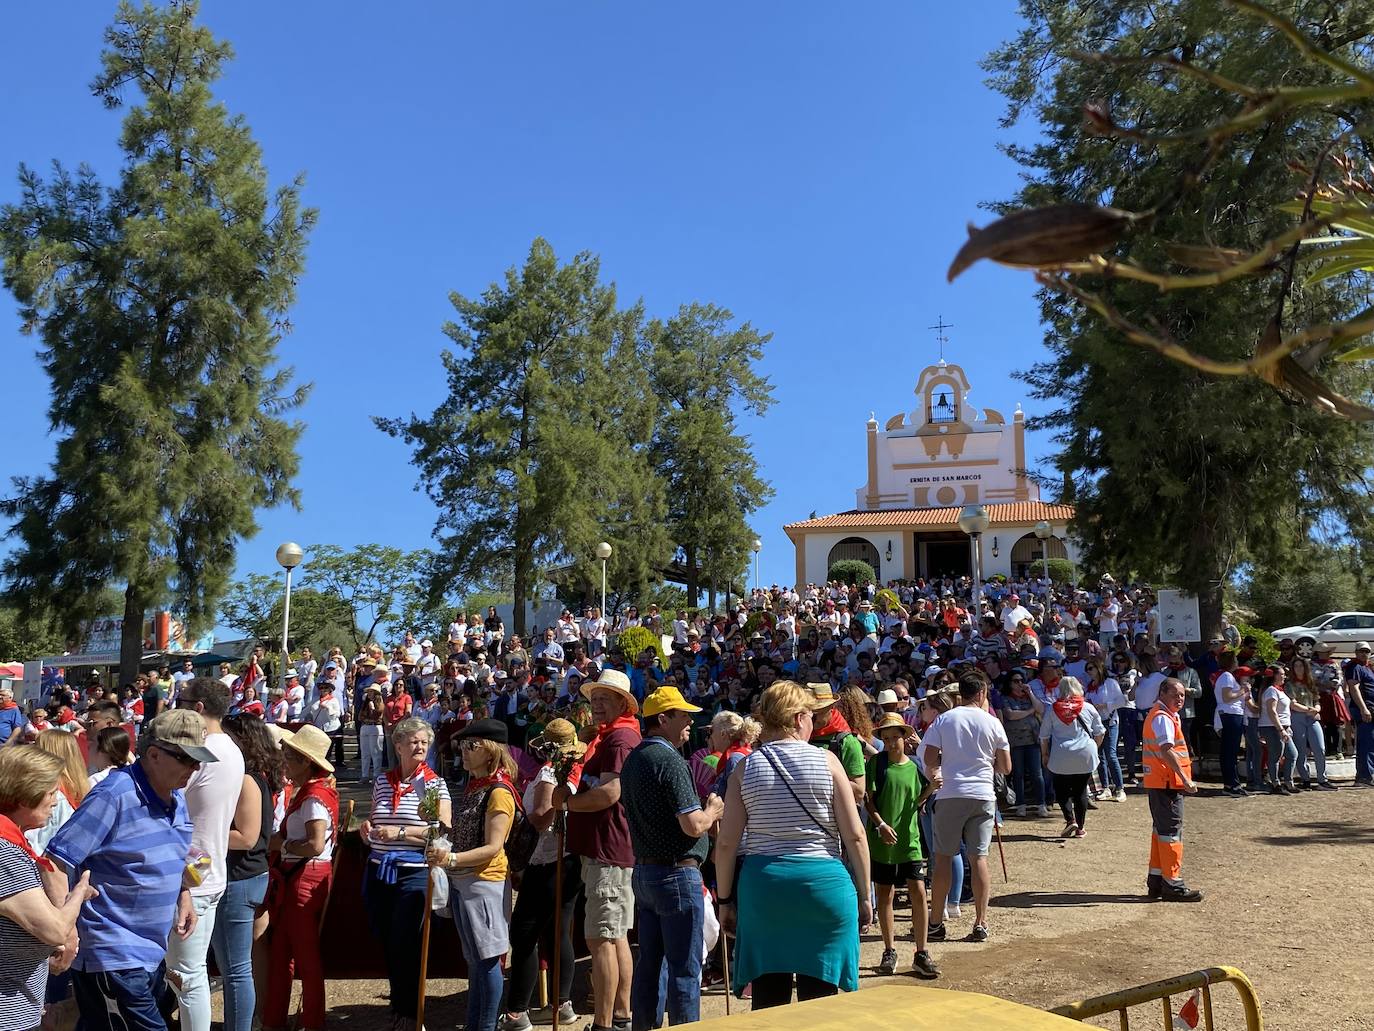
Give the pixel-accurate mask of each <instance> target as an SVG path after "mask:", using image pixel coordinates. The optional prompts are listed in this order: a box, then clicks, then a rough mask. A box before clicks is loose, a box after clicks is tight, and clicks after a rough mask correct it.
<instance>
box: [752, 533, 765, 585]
mask: <svg viewBox="0 0 1374 1031" xmlns="http://www.w3.org/2000/svg"><path fill="white" fill-rule="evenodd" d="M749 547H750V548H752V549H753V551H754V590H756V591H757V590H758V589H759V552H760V551H762V550H763V541H761V540H759V539H758V538H757V537H755V538H754V543H753V544H751V545H749Z"/></svg>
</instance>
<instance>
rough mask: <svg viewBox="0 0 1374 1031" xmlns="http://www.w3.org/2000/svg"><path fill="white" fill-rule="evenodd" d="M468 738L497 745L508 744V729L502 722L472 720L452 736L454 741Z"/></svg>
mask: <svg viewBox="0 0 1374 1031" xmlns="http://www.w3.org/2000/svg"><path fill="white" fill-rule="evenodd" d="M468 738H477V739H478V740H481V741H495V742H496V743H497V744H498V745H505V744H509V743H510V728H509V727H507V726H506V724H505V722H504V721H502V720H494V719H485V720H473V721H472V722H471V723H469V724H468V725H467V726H466V727H464V728H463V729H462V730H460V731H458V733H456V734H454V735H453V739H454V740H455V741H466V740H467V739H468Z"/></svg>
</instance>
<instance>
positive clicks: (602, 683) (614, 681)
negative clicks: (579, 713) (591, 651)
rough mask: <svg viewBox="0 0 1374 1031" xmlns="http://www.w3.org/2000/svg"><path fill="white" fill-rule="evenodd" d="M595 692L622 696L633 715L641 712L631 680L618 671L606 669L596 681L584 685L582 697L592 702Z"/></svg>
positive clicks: (586, 682) (588, 681) (585, 682)
mask: <svg viewBox="0 0 1374 1031" xmlns="http://www.w3.org/2000/svg"><path fill="white" fill-rule="evenodd" d="M593 691H611V692H613V693H615V694H617V695H619V696H620V698H621V700H622V701H623V702H624V703H625V705H626V707H627V709H628V711H629V712H630V714H631V715H633V714H634V713H637V712H639V700H638V699H637V698H635V696H634V693H633V692H631V690H630V678H629V677H627V676H626V675H625V674H624V673H622V672H620V670H618V669H604V670H602V671H601V676H599V677H597V678H596V679H595V680H586V681H583V683H582V690H581V694H582V697H583V698H585V699H587V700H588V701H591V698H592V692H593Z"/></svg>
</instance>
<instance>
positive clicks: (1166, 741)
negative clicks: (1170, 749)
mask: <svg viewBox="0 0 1374 1031" xmlns="http://www.w3.org/2000/svg"><path fill="white" fill-rule="evenodd" d="M1150 704H1151V705H1153V704H1154V703H1153V702H1152V703H1150ZM1150 726H1152V727H1153V728H1154V732H1155V740H1156V741H1158V742H1159V743H1160V744H1161V745H1172V744H1173V743H1174V721H1173V719H1172V718H1171V717H1170V716H1169V714H1168V713H1167V712H1165V711H1164V710H1163V709H1161V710H1160V711H1159V712H1158V714H1156V716H1155V718H1154V721H1153V722H1152V723H1151V724H1150Z"/></svg>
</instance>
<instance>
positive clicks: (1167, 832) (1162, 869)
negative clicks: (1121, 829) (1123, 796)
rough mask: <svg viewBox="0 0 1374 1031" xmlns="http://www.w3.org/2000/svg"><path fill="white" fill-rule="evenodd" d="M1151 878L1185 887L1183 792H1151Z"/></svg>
mask: <svg viewBox="0 0 1374 1031" xmlns="http://www.w3.org/2000/svg"><path fill="white" fill-rule="evenodd" d="M1146 793H1147V795H1148V796H1149V799H1150V823H1151V824H1152V827H1151V833H1150V876H1151V877H1160V878H1163V880H1164V881H1165V883H1167V884H1172V885H1182V884H1183V797H1184V796H1183V792H1181V791H1175V790H1173V789H1172V788H1150V789H1149V790H1148V791H1147V792H1146Z"/></svg>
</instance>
